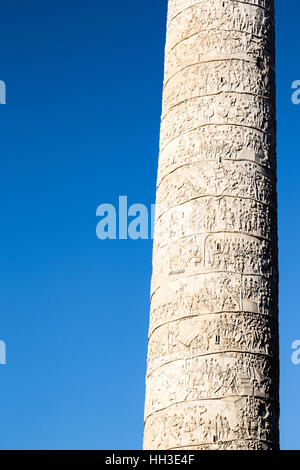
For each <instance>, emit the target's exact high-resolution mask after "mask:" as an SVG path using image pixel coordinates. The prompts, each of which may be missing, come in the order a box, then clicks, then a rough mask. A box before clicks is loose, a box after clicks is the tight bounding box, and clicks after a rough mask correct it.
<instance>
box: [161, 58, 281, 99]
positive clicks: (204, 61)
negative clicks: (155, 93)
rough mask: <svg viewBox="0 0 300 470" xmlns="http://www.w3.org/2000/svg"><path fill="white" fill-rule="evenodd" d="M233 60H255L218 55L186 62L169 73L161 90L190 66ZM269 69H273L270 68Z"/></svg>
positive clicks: (254, 61)
mask: <svg viewBox="0 0 300 470" xmlns="http://www.w3.org/2000/svg"><path fill="white" fill-rule="evenodd" d="M233 60H240V61H242V62H248V63H250V64H256V60H255V59H252V60H251V59H245V58H242V57H235V56H233V57H224V58H220V57H216V58H209V59H207V60H201V61H200V62H194V63H193V64H188V65H185V66H184V67H182V68H181V69H180V70H177V71H176V72H175V73H174V74H173V75H171V76H170V77H169V78H168V79H167V80H166V81H165V82H164V86H163V91H164V90H165V88H166V86H167V85H168V83H169V81H170V80H172V79H173V78H174V77H176V75H178V74H179V73H180V72H183V71H184V70H186V69H188V68H190V67H196V66H197V65H204V64H209V63H210V62H230V61H233ZM271 70H273V69H272V68H271Z"/></svg>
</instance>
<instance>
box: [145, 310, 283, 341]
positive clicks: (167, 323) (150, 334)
mask: <svg viewBox="0 0 300 470" xmlns="http://www.w3.org/2000/svg"><path fill="white" fill-rule="evenodd" d="M212 315H253V316H259V317H261V316H262V317H265V318H266V319H267V318H268V320H271V321H272V322H274V323H275V326H277V325H278V319H276V318H274V317H273V316H271V315H269V314H267V313H262V312H260V313H254V312H250V311H247V310H242V311H237V312H229V311H228V310H221V311H219V312H213V313H200V314H198V315H185V316H183V317H178V318H174V319H173V320H169V321H166V322H164V323H161V324H160V325H158V326H156V327H155V328H153V330H151V332H150V333H149V335H148V345H149V342H150V340H151V338H152V336H153V334H154V333H155V332H156V330H158V329H159V328H161V327H163V326H165V325H169V324H171V323H174V322H176V321H182V320H188V319H195V318H201V317H205V316H208V317H211V316H212Z"/></svg>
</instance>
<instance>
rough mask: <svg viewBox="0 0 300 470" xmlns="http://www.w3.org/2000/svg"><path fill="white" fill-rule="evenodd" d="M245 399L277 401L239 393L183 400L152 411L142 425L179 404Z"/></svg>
mask: <svg viewBox="0 0 300 470" xmlns="http://www.w3.org/2000/svg"><path fill="white" fill-rule="evenodd" d="M247 397H254V398H260V399H261V400H264V401H271V402H276V401H277V400H276V399H275V398H270V397H261V396H257V395H249V394H243V393H241V394H240V395H237V394H236V395H223V396H222V397H208V398H198V400H183V401H178V402H176V403H172V404H171V405H168V406H166V407H164V408H160V409H159V410H156V411H153V413H150V414H149V415H147V416H146V417H145V420H144V424H145V423H146V421H147V419H148V418H150V417H151V416H153V415H155V414H156V413H160V412H161V411H165V410H168V409H169V408H172V407H174V406H176V405H181V404H189V403H195V402H196V403H197V402H202V401H216V400H224V399H226V398H247Z"/></svg>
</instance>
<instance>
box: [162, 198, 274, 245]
mask: <svg viewBox="0 0 300 470" xmlns="http://www.w3.org/2000/svg"><path fill="white" fill-rule="evenodd" d="M205 197H210V198H212V197H215V198H221V197H229V198H233V199H244V200H249V201H253V202H259V203H260V204H262V205H264V206H266V207H269V208H271V209H273V210H275V207H272V206H271V205H270V204H267V203H266V202H262V201H259V200H258V199H254V198H252V197H246V196H233V195H231V194H205V195H203V196H196V197H192V198H191V199H188V200H186V201H184V202H181V203H179V204H176V205H175V206H172V207H170V208H169V209H167V210H166V211H164V212H162V213H161V214H160V215H159V216H158V217H157V218H156V220H155V223H157V222H158V221H159V219H160V218H161V217H163V216H164V215H165V214H167V213H168V212H169V211H170V210H172V209H175V208H176V207H179V206H183V205H184V204H187V203H189V202H191V201H196V200H198V199H203V198H205ZM237 233H240V232H237ZM260 238H263V237H260Z"/></svg>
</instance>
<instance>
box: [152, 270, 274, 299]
mask: <svg viewBox="0 0 300 470" xmlns="http://www.w3.org/2000/svg"><path fill="white" fill-rule="evenodd" d="M208 274H209V275H212V274H227V275H233V276H256V277H262V278H265V279H269V277H270V276H265V275H264V274H261V273H247V272H245V273H241V272H236V271H223V270H219V271H205V272H199V273H195V274H190V275H186V276H183V277H182V278H180V279H187V278H190V277H196V276H203V275H208ZM176 280H177V279H175V281H176ZM173 281H174V279H170V280H169V281H166V282H164V283H162V284H160V285H159V286H158V287H157V288H156V289H155V290H154V291H153V292H152V293H151V297H150V300H152V297H153V295H154V294H156V292H157V291H158V290H159V289H161V288H162V287H163V286H165V285H167V284H169V283H170V282H173Z"/></svg>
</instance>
